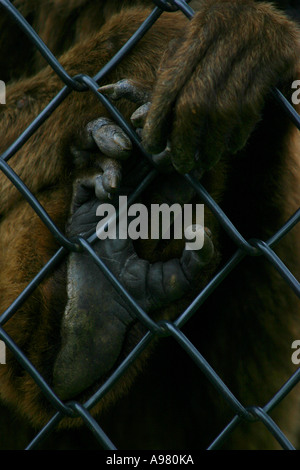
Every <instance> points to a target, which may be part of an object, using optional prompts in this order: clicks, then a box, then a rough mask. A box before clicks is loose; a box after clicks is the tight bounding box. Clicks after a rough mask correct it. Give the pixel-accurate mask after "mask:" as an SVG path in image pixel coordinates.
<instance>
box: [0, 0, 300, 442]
mask: <svg viewBox="0 0 300 470" xmlns="http://www.w3.org/2000/svg"><path fill="white" fill-rule="evenodd" d="M154 4H155V6H154V8H153V10H152V12H151V13H150V15H149V16H148V17H147V19H146V20H145V21H144V23H143V24H142V25H141V26H140V27H139V28H138V30H137V31H136V32H135V34H134V35H133V36H132V37H131V38H130V40H129V41H128V42H127V43H126V44H125V45H124V46H123V47H122V48H121V49H120V50H119V52H118V53H117V54H116V55H115V56H114V57H113V58H112V59H111V60H110V61H109V62H108V63H107V64H106V65H105V66H104V67H103V68H102V69H101V70H100V71H99V72H98V73H97V75H96V76H94V77H90V76H87V75H84V74H81V75H77V76H75V77H71V76H69V74H68V73H67V72H66V71H65V70H64V68H63V67H62V66H61V64H60V63H59V61H58V60H57V59H56V57H55V56H54V55H53V54H52V53H51V51H50V50H49V49H48V48H47V47H46V45H45V44H44V43H43V42H42V40H41V39H40V38H39V36H38V35H37V34H36V32H35V31H34V30H33V29H32V27H31V26H30V25H29V24H28V23H27V21H26V20H25V19H24V18H23V16H22V15H21V14H20V13H19V12H18V10H17V9H16V8H15V7H14V6H13V5H12V4H11V3H10V1H8V0H0V5H1V7H2V10H3V8H4V9H5V10H6V11H7V12H8V13H9V14H10V15H11V16H12V17H13V18H14V20H15V21H16V22H17V24H18V25H19V27H20V28H21V29H22V30H23V31H24V32H25V33H26V34H27V36H28V37H29V38H30V40H31V41H32V42H33V43H34V45H35V46H36V47H37V49H38V50H39V51H40V53H41V54H42V55H43V57H44V58H45V59H46V60H47V61H48V63H49V65H50V66H51V67H52V69H53V70H54V71H55V72H56V74H57V75H58V76H59V77H60V78H61V80H62V83H63V84H64V86H63V87H62V89H61V91H60V92H59V93H58V94H57V95H56V96H55V98H54V99H53V100H52V101H51V102H50V103H49V104H48V105H47V107H46V108H45V109H44V110H43V111H42V112H41V113H40V114H39V115H38V116H37V117H36V119H34V121H33V122H32V123H31V124H30V125H29V127H28V128H27V129H26V130H25V131H24V132H23V133H22V134H21V135H20V136H19V137H18V139H17V140H16V141H15V142H13V144H12V145H11V146H10V147H9V148H8V149H7V150H6V151H5V152H4V153H3V154H2V155H1V157H0V170H1V171H2V172H3V173H4V174H5V175H6V176H7V178H9V179H10V181H11V182H12V183H13V184H14V185H15V187H16V188H17V189H18V190H19V191H20V193H21V194H22V195H23V197H24V198H25V199H26V200H27V201H28V203H29V204H30V205H31V207H32V208H33V209H34V210H35V211H36V213H37V214H38V216H39V217H40V219H41V220H42V221H43V223H44V224H45V225H46V226H47V228H48V229H49V230H50V231H51V233H52V234H53V236H54V237H55V238H56V240H57V241H58V242H59V244H60V246H61V247H60V248H59V249H58V250H57V252H56V253H55V255H54V256H53V257H52V258H51V259H50V260H49V261H48V262H47V263H46V264H45V266H44V267H43V269H42V270H41V271H40V272H39V273H38V274H37V275H36V276H35V277H34V279H32V281H31V282H30V283H29V284H28V285H27V287H26V288H25V289H24V290H23V292H22V293H21V294H20V295H19V296H18V297H17V298H16V299H15V301H14V302H13V303H12V304H11V305H10V306H9V308H8V309H7V310H6V311H5V312H3V313H2V314H1V316H0V339H1V340H3V341H4V342H5V343H6V345H7V347H8V348H9V349H10V350H11V351H12V352H13V354H14V355H15V357H16V359H17V360H18V361H19V363H20V364H21V365H22V366H23V367H24V369H25V370H26V371H27V372H28V373H29V374H30V375H31V377H32V378H33V379H34V380H35V382H36V383H37V385H38V386H39V387H40V388H41V390H42V392H43V393H44V395H45V396H46V397H47V399H48V400H49V402H50V403H51V404H52V405H53V407H54V409H55V410H56V414H54V415H53V417H52V419H51V420H50V421H49V422H48V423H47V424H46V425H45V427H44V428H43V429H42V430H41V431H40V432H39V433H38V434H37V435H36V436H35V438H34V439H33V440H32V442H31V443H30V444H29V445H28V447H27V449H34V448H37V447H38V446H39V444H40V443H41V442H42V441H43V439H45V437H46V436H48V435H49V434H50V433H51V432H52V431H53V430H54V429H55V428H56V427H57V425H58V424H59V422H60V421H61V420H62V419H63V417H65V416H68V417H73V418H76V417H77V418H78V417H81V418H82V420H83V422H84V423H85V425H86V426H87V427H88V428H89V429H90V430H91V431H92V432H93V434H94V435H95V437H96V439H97V440H98V441H99V442H100V444H101V446H102V447H103V448H104V449H110V450H114V449H116V447H115V446H114V444H113V443H112V442H111V440H110V438H109V436H107V435H106V434H105V432H104V431H103V430H102V429H101V427H100V426H99V424H98V423H97V421H96V420H95V419H94V418H93V417H92V416H91V414H90V413H89V410H90V409H91V408H93V406H95V404H96V403H98V402H99V401H100V400H101V399H102V397H103V396H104V395H105V394H106V393H107V392H108V391H109V390H110V389H111V388H112V387H113V386H114V384H115V383H116V382H117V381H118V379H119V378H120V377H121V376H122V374H124V372H125V371H126V369H127V368H128V367H129V366H130V365H131V363H132V362H133V361H134V360H135V359H136V358H137V357H138V356H139V355H140V354H141V353H142V352H143V351H144V349H145V348H146V347H147V345H148V344H149V343H150V341H151V340H152V339H153V337H154V336H155V335H160V336H172V337H173V338H174V340H175V341H177V342H178V344H179V345H180V346H181V347H182V348H183V349H184V350H185V351H186V352H187V353H188V355H189V356H190V357H191V359H192V360H193V361H195V363H196V365H197V366H198V367H199V368H200V370H201V371H202V372H203V373H204V374H205V376H206V377H207V379H208V380H209V381H210V382H211V383H212V384H213V385H214V387H215V388H216V389H217V391H218V392H219V394H220V396H221V397H223V399H225V400H226V402H227V404H228V406H229V407H231V409H232V411H233V412H234V418H233V419H232V420H231V422H229V423H228V425H227V426H226V428H225V429H224V430H223V431H222V432H221V433H220V434H219V435H218V436H216V438H215V440H214V441H213V442H212V443H211V445H210V446H209V449H217V448H220V447H221V446H222V444H223V443H224V442H225V440H226V439H227V437H228V436H229V435H230V433H231V432H232V431H233V430H234V429H235V428H236V427H237V426H238V425H239V423H241V422H242V421H258V420H259V421H261V422H262V423H263V424H264V425H265V427H266V428H267V429H268V430H269V432H270V433H272V434H273V436H274V437H275V439H277V441H278V442H279V443H280V445H281V446H282V448H284V449H294V447H293V445H292V444H291V443H290V442H289V440H288V439H287V437H286V436H285V435H284V433H283V432H282V431H281V429H280V428H279V427H278V426H277V424H276V423H275V422H274V421H273V420H272V418H271V417H270V416H269V413H270V412H271V410H272V409H273V408H274V407H275V406H276V405H277V404H278V403H279V402H281V400H282V399H283V398H284V397H285V396H286V395H287V394H288V393H289V392H290V391H291V390H292V389H293V388H294V387H295V385H296V384H297V383H298V381H299V379H300V369H298V370H297V371H296V372H295V373H294V374H293V375H292V376H291V377H290V378H289V380H288V381H287V382H286V383H284V384H283V385H282V387H281V388H280V389H279V390H278V392H277V393H276V394H275V395H274V396H273V397H271V398H270V400H269V402H268V403H267V404H266V405H265V406H264V407H263V408H262V407H258V406H254V407H251V408H249V407H245V406H243V404H242V403H240V402H239V401H238V399H237V398H236V397H235V396H234V395H233V393H232V392H231V391H230V390H229V389H228V387H227V386H226V384H225V383H224V382H223V381H222V379H221V378H220V377H219V376H218V374H217V373H216V372H215V371H214V369H213V368H212V367H211V366H210V364H209V363H208V362H207V361H206V360H205V359H204V357H203V356H202V355H201V354H200V352H199V351H198V350H197V349H196V347H195V346H194V345H193V344H192V343H191V342H190V341H189V339H188V338H187V337H186V336H185V335H184V334H183V332H182V331H181V328H182V327H183V325H184V324H185V323H186V322H187V321H188V320H189V319H190V318H191V317H192V315H193V314H194V313H195V312H196V311H197V310H198V309H199V307H200V306H201V305H202V304H203V302H204V301H205V300H206V299H207V297H208V296H210V295H211V294H212V293H213V292H214V290H215V289H216V287H217V286H218V285H219V284H220V283H221V282H222V281H223V280H224V279H225V278H226V277H227V275H228V274H229V273H230V272H231V271H232V270H233V269H234V268H235V267H236V266H237V265H238V264H239V263H240V262H241V261H242V259H243V258H244V257H246V256H257V255H261V256H264V257H266V258H267V260H268V261H269V262H270V263H271V264H272V265H273V266H274V268H275V269H276V270H277V271H278V272H279V273H280V275H281V276H282V278H283V279H284V280H285V281H286V282H287V283H288V285H289V286H290V288H291V289H293V291H294V292H295V293H296V295H298V296H299V297H300V284H299V282H298V281H297V280H296V279H295V277H294V276H293V274H292V273H291V272H290V271H289V270H288V268H287V267H286V266H285V265H284V263H283V262H282V261H281V260H280V259H279V258H278V256H277V255H276V254H275V252H274V251H273V250H272V248H273V247H274V246H275V245H276V244H277V243H278V242H279V241H280V240H281V239H282V238H283V237H284V236H285V235H286V234H287V233H288V232H289V231H290V230H291V229H292V228H293V227H294V226H295V225H296V224H297V223H298V222H299V221H300V209H299V210H298V211H297V212H296V213H295V214H294V215H293V216H292V217H291V218H290V219H289V220H288V221H287V222H286V223H285V224H284V226H282V227H281V228H280V230H278V231H277V233H275V234H274V235H273V236H272V237H271V238H270V239H269V240H267V241H263V240H258V239H255V240H254V239H252V240H245V239H244V238H243V236H242V235H241V233H239V231H238V230H237V229H236V228H235V227H234V225H233V224H232V223H231V221H230V220H229V219H228V218H227V216H226V214H225V213H224V212H223V211H222V210H221V208H220V207H219V206H218V205H217V204H216V202H215V201H214V200H213V198H212V197H211V196H210V195H209V194H208V193H207V191H206V190H205V188H204V187H203V186H202V185H201V183H200V182H199V181H197V180H196V179H195V178H193V177H192V176H191V175H189V174H186V175H184V176H183V177H184V178H185V179H186V180H187V181H188V182H189V183H190V184H191V185H192V186H193V188H194V190H195V191H196V193H197V194H198V195H199V196H200V198H201V200H202V201H203V202H204V203H205V204H206V205H207V206H208V207H209V208H210V210H211V211H212V212H213V214H214V215H215V217H216V218H217V219H218V221H219V223H220V224H221V226H222V227H223V228H224V229H225V230H226V232H227V233H228V235H229V236H230V237H231V238H232V240H233V241H234V242H235V244H236V246H237V250H236V252H235V254H234V255H233V256H232V258H231V259H230V260H229V261H228V262H227V264H226V265H225V266H224V267H223V268H222V269H221V270H220V271H219V272H218V273H217V274H216V275H215V276H214V277H213V279H212V280H211V281H210V282H209V284H208V285H207V286H206V287H205V288H204V289H203V290H202V291H201V292H200V293H199V295H198V296H197V297H196V298H195V299H194V301H193V302H192V303H191V304H190V305H189V307H188V308H187V309H186V310H185V311H184V312H183V313H182V314H181V315H180V316H179V317H178V318H177V319H176V320H175V321H173V322H170V321H159V322H154V321H153V320H152V319H151V318H150V317H149V316H148V315H147V313H146V312H145V311H143V310H142V309H141V308H140V307H139V306H138V305H137V304H136V302H135V301H134V300H133V299H132V298H131V296H130V295H129V294H128V293H127V292H126V290H125V289H124V288H123V286H122V285H121V284H120V283H119V281H118V280H117V279H116V278H115V277H114V275H113V274H112V273H111V272H110V271H109V269H108V268H107V267H106V265H105V264H104V262H103V261H102V260H101V259H100V258H99V257H98V256H97V254H96V253H95V251H94V250H93V242H94V241H95V239H96V234H95V235H93V236H91V237H90V238H89V239H88V240H85V239H83V238H81V237H78V239H77V240H76V241H75V242H74V241H70V240H68V239H67V238H66V237H65V236H64V235H63V234H62V233H61V232H60V230H59V229H58V228H57V227H56V225H55V224H54V223H53V221H52V220H51V218H50V217H49V215H48V214H47V212H46V211H45V210H44V209H43V207H42V206H41V205H40V203H39V201H38V200H37V199H36V198H35V197H34V195H33V194H32V193H31V192H30V191H29V189H28V188H27V187H26V185H25V184H24V183H23V182H22V180H21V179H20V178H19V177H18V175H17V174H16V173H15V172H14V171H13V170H12V169H11V167H10V166H9V165H8V163H7V162H8V160H9V159H10V158H11V157H13V156H14V155H15V153H16V152H17V151H18V150H19V149H20V148H21V147H22V146H23V145H24V143H25V142H26V141H27V140H28V139H29V138H30V137H31V136H32V135H33V134H34V133H35V131H36V130H37V129H38V128H39V127H40V126H41V125H42V124H43V122H44V121H45V120H46V119H47V118H48V117H49V116H50V115H51V113H52V112H53V111H54V110H55V109H56V108H57V107H58V106H59V105H60V103H62V101H63V100H64V99H65V98H66V97H67V96H68V95H69V94H70V93H74V92H85V91H91V92H92V93H94V94H95V95H96V97H97V98H98V99H99V100H100V102H101V103H102V104H103V105H104V106H105V107H106V108H107V110H108V111H109V112H110V114H111V116H112V118H113V119H114V120H115V121H116V122H117V123H118V124H119V125H120V126H121V127H122V129H123V130H124V131H125V132H126V133H127V135H128V136H129V137H130V138H131V140H132V142H133V143H134V144H135V145H136V146H137V148H138V149H139V150H140V152H141V154H142V155H144V157H145V158H147V159H149V155H148V154H147V153H146V152H145V150H144V149H143V147H142V145H141V143H140V139H139V137H138V136H137V134H136V133H135V132H134V131H133V130H132V128H131V127H130V126H129V125H128V123H127V122H126V121H125V119H124V118H123V117H122V115H121V114H120V113H119V111H118V110H117V109H116V107H115V106H114V105H113V104H112V103H111V102H110V101H109V99H108V98H106V97H105V96H104V95H102V94H101V93H99V92H98V88H99V85H98V83H99V82H100V81H101V79H103V77H105V76H106V75H107V74H108V73H109V72H110V71H111V70H112V69H113V68H114V67H116V65H117V64H118V63H119V62H120V61H121V60H122V59H123V58H124V56H125V55H126V54H128V52H130V50H131V49H132V48H133V47H134V46H135V45H136V44H137V43H138V41H139V40H140V39H141V38H142V37H143V36H144V35H145V34H146V32H147V31H148V30H149V29H150V28H151V26H152V25H153V24H154V23H155V22H156V20H157V19H158V18H159V17H160V15H162V14H163V12H164V11H169V12H172V11H177V10H181V12H182V13H183V14H184V15H186V17H187V18H189V19H191V18H192V17H193V15H194V12H193V10H192V8H191V7H190V6H189V5H188V2H185V1H183V0H170V1H165V0H154ZM272 93H273V95H274V98H275V99H276V100H277V101H278V103H279V104H280V106H281V107H282V108H283V109H284V111H285V112H286V113H288V115H289V117H290V119H291V120H292V121H293V123H294V124H295V125H296V126H297V128H298V129H300V118H299V116H298V114H297V113H296V112H295V110H294V109H293V107H292V106H291V105H290V103H289V102H288V101H287V100H286V99H285V97H284V96H283V95H282V94H281V93H280V91H279V90H277V89H273V90H272ZM151 162H152V161H151ZM152 165H153V169H152V170H151V171H150V172H149V174H148V175H147V176H146V177H145V178H144V180H143V181H142V182H140V183H139V185H138V186H137V188H136V190H135V191H134V192H133V193H132V195H131V196H130V198H129V201H128V202H129V204H130V203H133V202H134V201H135V200H136V199H137V198H138V197H139V195H140V194H141V193H142V192H143V191H144V190H145V189H146V188H147V186H148V185H149V184H150V183H151V181H153V179H154V178H155V176H156V174H157V171H158V170H157V169H156V168H155V164H154V163H153V162H152ZM78 250H85V251H86V252H88V253H89V254H90V256H91V257H92V258H93V260H94V261H95V263H96V264H97V265H98V266H99V269H100V270H101V271H102V272H103V273H104V275H105V276H106V277H107V278H108V279H109V280H110V282H112V284H113V285H114V287H115V288H116V289H117V291H118V292H119V293H120V294H121V295H122V296H123V298H125V299H126V301H127V302H128V304H129V305H130V307H131V309H132V310H133V312H135V315H136V316H137V318H138V319H139V320H140V321H141V322H142V323H143V324H144V325H145V326H146V327H147V329H148V332H147V333H146V334H145V336H144V337H143V338H142V340H141V341H140V342H139V343H138V344H137V345H136V346H135V348H134V349H133V350H132V351H131V353H130V354H129V355H128V356H127V357H126V359H125V360H124V361H123V362H122V363H121V364H120V365H119V366H118V368H117V369H116V370H115V371H114V372H113V373H112V374H111V375H110V377H109V378H108V379H107V380H106V382H105V383H104V384H103V385H102V386H101V387H100V388H99V389H98V390H97V391H96V393H94V394H93V396H91V397H90V398H89V399H88V401H87V402H86V403H84V404H80V403H78V402H75V401H73V402H67V403H64V402H62V401H61V400H60V399H59V398H58V397H57V396H56V395H55V393H54V392H53V390H52V389H51V387H50V386H49V385H48V384H47V383H46V381H45V380H44V378H43V377H42V376H41V374H40V373H39V372H38V371H37V369H36V368H35V367H34V366H33V365H32V364H31V363H30V361H29V360H28V359H27V357H26V355H25V354H24V353H23V352H22V351H21V350H20V348H19V347H18V345H17V344H16V343H15V342H14V341H13V340H12V338H10V337H9V335H8V334H7V333H6V331H5V329H4V328H3V327H4V325H5V323H6V322H7V321H8V320H9V319H10V318H11V317H12V316H13V315H14V314H15V312H16V311H17V310H18V308H19V307H20V306H21V305H22V304H23V303H24V302H25V301H26V299H27V298H28V297H29V296H30V295H31V294H32V293H33V291H34V290H35V288H36V287H37V286H38V285H39V284H40V283H41V282H42V280H43V279H44V278H45V277H46V276H47V275H48V274H49V273H50V272H51V270H52V269H53V268H54V267H55V266H56V265H57V264H58V263H59V262H60V261H61V260H62V259H63V257H64V256H66V255H67V254H68V253H69V252H70V251H78ZM0 438H1V437H0Z"/></svg>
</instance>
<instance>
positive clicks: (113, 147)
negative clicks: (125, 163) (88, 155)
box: [87, 118, 132, 160]
mask: <svg viewBox="0 0 300 470" xmlns="http://www.w3.org/2000/svg"><path fill="white" fill-rule="evenodd" d="M87 131H88V133H89V134H90V136H91V137H92V138H93V140H94V142H95V143H96V144H97V146H98V148H99V149H100V150H101V152H102V153H104V154H105V155H107V156H108V157H112V158H116V159H119V160H125V159H126V158H128V157H129V156H130V154H131V150H132V144H131V140H130V139H129V137H128V136H127V135H126V134H125V132H124V131H123V130H122V129H121V128H120V127H119V126H118V125H117V124H114V122H113V121H111V120H110V119H107V118H99V119H97V120H96V121H93V122H91V123H89V124H88V126H87Z"/></svg>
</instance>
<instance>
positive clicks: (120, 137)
mask: <svg viewBox="0 0 300 470" xmlns="http://www.w3.org/2000/svg"><path fill="white" fill-rule="evenodd" d="M113 139H114V142H115V144H117V145H118V146H119V147H121V149H122V150H131V148H132V145H131V141H130V140H129V139H128V137H127V136H126V135H125V134H121V133H120V132H116V133H115V134H114V137H113Z"/></svg>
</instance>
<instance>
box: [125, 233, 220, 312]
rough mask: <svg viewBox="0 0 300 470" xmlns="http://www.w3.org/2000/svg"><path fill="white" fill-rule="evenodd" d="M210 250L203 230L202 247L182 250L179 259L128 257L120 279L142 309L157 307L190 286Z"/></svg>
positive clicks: (208, 238)
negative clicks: (160, 259) (163, 259)
mask: <svg viewBox="0 0 300 470" xmlns="http://www.w3.org/2000/svg"><path fill="white" fill-rule="evenodd" d="M213 253H214V248H213V243H212V240H211V238H210V236H209V235H208V234H207V233H206V232H204V246H203V248H202V249H200V250H197V251H193V250H187V249H185V250H184V252H183V255H182V257H181V259H180V260H179V259H172V260H169V261H166V262H157V263H153V264H150V263H149V262H148V261H145V260H140V259H139V258H137V256H132V257H131V258H130V259H129V260H128V262H127V264H126V267H125V269H124V271H123V272H122V275H121V280H122V282H123V283H124V286H125V287H126V288H127V290H128V291H129V293H131V295H133V296H134V297H135V298H136V300H137V301H138V303H139V304H140V305H141V307H142V308H144V309H145V310H146V311H151V310H154V309H157V308H160V307H162V306H164V305H166V304H168V303H170V302H172V301H174V300H177V299H179V298H180V297H182V296H183V295H184V294H185V293H187V292H188V291H190V290H191V289H193V288H194V287H195V286H194V285H193V282H194V280H196V279H198V278H199V277H200V276H201V270H202V268H203V266H204V265H206V264H208V263H209V261H210V260H211V259H212V256H213Z"/></svg>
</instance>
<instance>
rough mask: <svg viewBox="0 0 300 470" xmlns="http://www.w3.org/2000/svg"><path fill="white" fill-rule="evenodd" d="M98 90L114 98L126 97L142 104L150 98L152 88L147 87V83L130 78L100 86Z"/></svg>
mask: <svg viewBox="0 0 300 470" xmlns="http://www.w3.org/2000/svg"><path fill="white" fill-rule="evenodd" d="M98 91H99V92H100V93H103V94H104V95H107V96H109V98H110V99H112V100H119V99H121V98H125V99H127V100H129V101H131V102H132V103H138V104H142V103H145V102H147V101H149V99H150V89H149V88H148V87H146V86H145V84H141V83H139V82H137V81H134V80H130V79H124V80H120V81H118V82H117V83H111V84H109V85H104V86H102V87H100V88H99V89H98Z"/></svg>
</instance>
